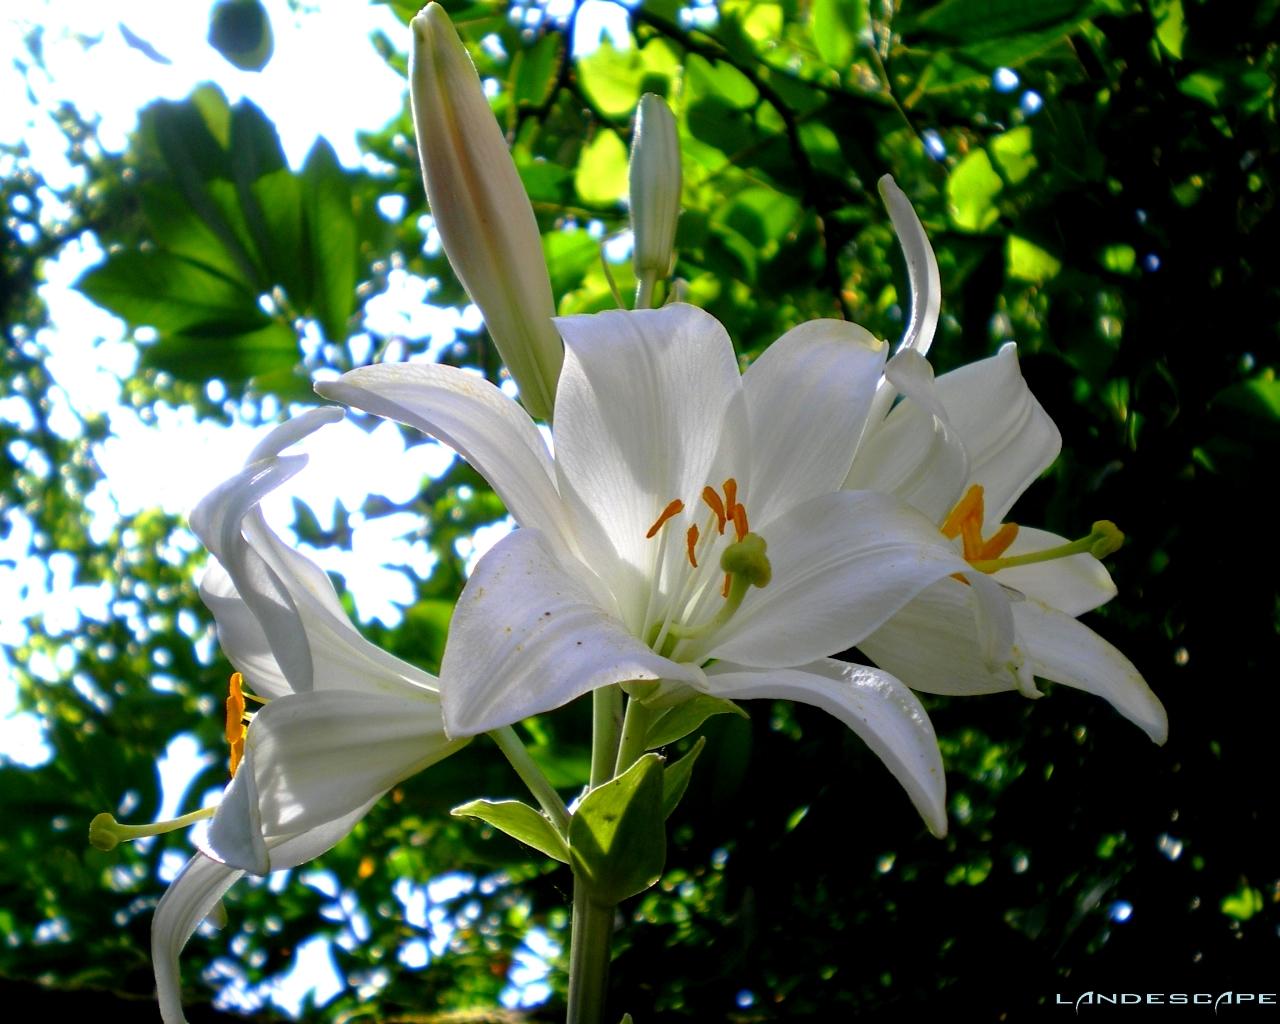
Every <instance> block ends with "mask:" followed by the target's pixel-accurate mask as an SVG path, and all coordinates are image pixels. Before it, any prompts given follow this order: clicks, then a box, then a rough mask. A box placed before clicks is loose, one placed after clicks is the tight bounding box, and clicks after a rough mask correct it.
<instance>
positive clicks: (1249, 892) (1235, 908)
mask: <svg viewBox="0 0 1280 1024" xmlns="http://www.w3.org/2000/svg"><path fill="white" fill-rule="evenodd" d="M1220 907H1221V909H1222V912H1223V913H1224V914H1226V915H1227V916H1228V917H1234V918H1235V919H1236V920H1237V921H1247V920H1249V918H1251V917H1253V915H1254V914H1257V913H1260V912H1261V910H1262V907H1263V902H1262V893H1260V892H1259V891H1258V890H1257V889H1255V888H1253V887H1252V886H1250V885H1241V886H1240V888H1239V889H1237V890H1236V891H1235V892H1233V893H1232V894H1231V895H1230V896H1226V897H1224V898H1223V900H1222V903H1221V904H1220Z"/></svg>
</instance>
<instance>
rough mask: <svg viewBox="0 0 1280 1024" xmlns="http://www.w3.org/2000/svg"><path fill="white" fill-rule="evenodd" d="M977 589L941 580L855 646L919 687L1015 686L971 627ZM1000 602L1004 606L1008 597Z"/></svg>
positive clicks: (979, 689)
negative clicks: (1002, 602)
mask: <svg viewBox="0 0 1280 1024" xmlns="http://www.w3.org/2000/svg"><path fill="white" fill-rule="evenodd" d="M968 578H969V577H966V579H968ZM988 582H990V581H988ZM980 593H981V591H975V590H974V589H973V587H972V585H968V586H966V585H965V584H964V583H961V582H960V581H959V580H953V579H943V580H939V581H938V582H937V583H934V584H933V585H932V586H931V587H929V588H927V589H925V590H923V591H921V592H920V593H919V594H917V595H916V596H915V597H914V598H913V599H912V600H911V601H910V603H908V604H907V605H905V606H904V607H902V608H901V609H899V610H898V611H897V612H896V613H895V614H894V615H893V617H892V618H890V619H889V620H888V621H887V622H885V623H884V624H883V625H881V626H880V627H879V628H878V629H877V630H876V631H875V632H874V633H872V634H871V635H870V636H868V637H866V638H865V639H863V640H862V641H860V642H859V643H858V648H859V649H860V650H861V651H862V652H863V653H864V654H865V655H866V656H867V657H869V658H870V659H871V660H872V661H874V662H875V663H876V664H877V665H879V666H880V667H881V668H883V669H885V670H887V671H889V672H892V673H893V674H894V675H895V676H896V677H897V678H899V679H901V680H902V681H903V682H904V683H906V684H907V686H909V687H911V689H913V690H920V691H921V692H923V693H943V694H951V695H963V696H968V695H973V694H979V693H1000V692H1002V691H1004V690H1014V689H1018V680H1017V678H1016V676H1015V675H1014V673H1013V672H1011V671H1010V669H1009V667H1008V666H1007V665H1006V664H1005V663H1004V660H997V659H998V656H996V657H993V656H992V654H991V653H989V652H988V650H987V649H985V648H984V644H983V642H982V639H981V637H980V634H979V632H978V631H977V630H975V628H974V617H975V605H974V602H975V600H976V599H978V596H979V594H980ZM1004 603H1005V606H1006V608H1007V607H1008V604H1009V602H1008V601H1007V600H1005V601H1004ZM1010 627H1011V629H1012V622H1011V623H1010Z"/></svg>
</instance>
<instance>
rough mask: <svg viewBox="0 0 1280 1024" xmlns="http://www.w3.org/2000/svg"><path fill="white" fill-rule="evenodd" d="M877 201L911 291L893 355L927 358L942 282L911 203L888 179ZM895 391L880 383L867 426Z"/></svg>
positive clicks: (889, 384) (879, 416) (881, 412)
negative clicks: (907, 315) (912, 354)
mask: <svg viewBox="0 0 1280 1024" xmlns="http://www.w3.org/2000/svg"><path fill="white" fill-rule="evenodd" d="M879 187H880V198H881V199H882V200H883V201H884V205H885V208H886V209H887V210H888V211H889V220H890V221H891V222H892V224H893V230H894V233H895V234H896V235H897V236H898V244H899V245H900V246H902V255H903V257H904V258H905V259H906V263H907V284H908V286H909V288H910V289H911V319H910V320H908V321H907V329H906V331H905V332H903V335H902V340H901V341H900V342H899V343H898V347H897V349H896V351H897V352H918V353H919V354H920V355H921V356H925V355H928V353H929V347H930V346H931V345H932V344H933V335H934V332H935V331H936V330H937V328H938V313H939V311H940V310H941V309H942V281H941V278H940V277H939V276H938V260H937V257H936V256H934V254H933V246H932V245H930V244H929V236H928V235H927V234H925V230H924V225H923V224H921V223H920V218H919V217H917V216H916V211H915V209H914V208H912V206H911V200H909V199H908V198H907V197H906V194H905V193H904V192H903V191H902V189H900V188H898V186H897V184H896V183H895V182H894V180H893V177H892V176H891V175H888V174H886V175H885V176H884V177H882V178H881V179H880V181H879ZM896 393H897V392H896V389H895V386H894V384H893V382H892V381H891V380H888V379H886V380H883V381H881V383H880V386H879V387H878V388H877V389H876V395H875V399H874V401H873V402H872V406H871V417H870V422H871V423H873V424H874V423H878V422H879V421H880V420H882V419H883V418H884V415H885V413H887V412H888V411H889V404H890V403H891V402H892V401H893V398H894V395H895V394H896Z"/></svg>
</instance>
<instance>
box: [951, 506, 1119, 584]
mask: <svg viewBox="0 0 1280 1024" xmlns="http://www.w3.org/2000/svg"><path fill="white" fill-rule="evenodd" d="M985 518H986V513H985V510H984V508H983V491H982V485H981V484H974V485H973V486H971V487H970V488H969V489H968V490H967V491H966V492H965V495H964V497H963V498H961V499H960V500H959V501H958V502H956V507H955V508H953V509H952V510H951V514H950V515H948V516H947V518H946V519H945V520H944V521H943V523H942V535H943V536H944V537H947V538H949V539H951V540H954V539H955V538H956V537H959V538H960V540H961V543H962V544H963V545H964V560H965V561H966V562H968V563H969V564H970V565H972V566H973V567H974V568H975V569H977V570H978V571H979V572H985V573H993V572H999V571H1000V570H1001V569H1012V568H1014V567H1015V566H1019V565H1034V564H1035V563H1037V562H1050V561H1053V560H1054V559H1058V558H1068V557H1070V556H1071V555H1081V554H1085V553H1088V554H1091V555H1093V557H1094V558H1106V557H1107V555H1109V554H1111V553H1112V552H1114V551H1117V550H1119V548H1120V546H1121V545H1122V544H1124V534H1123V533H1121V532H1120V530H1119V529H1118V528H1117V527H1116V524H1115V523H1113V522H1111V520H1109V519H1100V520H1099V521H1098V522H1096V523H1094V524H1093V528H1092V530H1090V532H1089V533H1088V534H1087V535H1086V536H1084V537H1081V538H1080V539H1079V540H1074V541H1070V542H1069V543H1066V544H1059V545H1058V546H1057V547H1053V548H1045V549H1044V550H1042V551H1029V552H1027V553H1026V554H1021V555H1010V556H1008V557H1007V558H1002V557H1001V555H1003V554H1004V553H1005V552H1006V551H1007V550H1008V549H1009V545H1010V544H1012V543H1013V542H1014V540H1015V539H1016V538H1017V536H1018V527H1017V526H1016V525H1015V524H1013V523H1002V524H1001V525H1000V526H999V528H997V530H996V532H995V533H993V534H992V535H991V536H990V537H989V538H985V539H984V538H983V536H982V522H983V520H984V519H985ZM957 578H958V579H959V578H960V577H957ZM961 582H964V580H963V579H961Z"/></svg>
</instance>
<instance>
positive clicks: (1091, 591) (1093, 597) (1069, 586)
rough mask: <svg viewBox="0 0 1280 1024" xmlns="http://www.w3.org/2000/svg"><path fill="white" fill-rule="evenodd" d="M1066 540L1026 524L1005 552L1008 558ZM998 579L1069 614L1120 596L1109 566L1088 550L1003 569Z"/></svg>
mask: <svg viewBox="0 0 1280 1024" xmlns="http://www.w3.org/2000/svg"><path fill="white" fill-rule="evenodd" d="M1066 543H1068V541H1067V539H1066V538H1065V537H1059V536H1058V535H1057V534H1056V533H1049V532H1048V531H1047V530H1036V529H1032V528H1031V527H1029V526H1022V527H1019V528H1018V536H1017V537H1016V538H1014V541H1013V543H1012V544H1011V545H1009V550H1008V551H1006V552H1005V553H1004V554H1005V557H1012V556H1013V555H1025V554H1029V553H1030V552H1033V551H1047V550H1049V549H1050V548H1056V547H1058V546H1059V545H1062V544H1066ZM994 579H996V580H997V581H998V582H1000V583H1002V584H1004V585H1005V586H1006V587H1012V588H1013V589H1014V590H1016V591H1018V592H1019V593H1022V594H1025V595H1026V596H1027V597H1034V598H1035V599H1036V600H1037V601H1043V602H1044V603H1045V604H1047V605H1048V606H1049V607H1050V608H1056V609H1058V611H1060V612H1066V613H1067V614H1068V615H1083V614H1084V613H1085V612H1088V611H1093V609H1095V608H1097V607H1099V606H1101V605H1104V604H1106V603H1107V602H1108V601H1110V600H1111V599H1112V598H1113V597H1115V596H1116V585H1115V583H1114V582H1112V579H1111V574H1110V573H1109V572H1107V569H1106V566H1104V565H1103V564H1102V563H1101V562H1099V561H1098V560H1097V559H1096V558H1094V557H1093V555H1090V554H1087V553H1086V554H1080V555H1070V556H1069V557H1067V558H1055V559H1053V560H1052V561H1050V562H1037V563H1035V564H1034V565H1019V566H1016V567H1014V568H1012V569H1001V570H1000V571H999V572H997V573H996V574H995V575H994Z"/></svg>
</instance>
